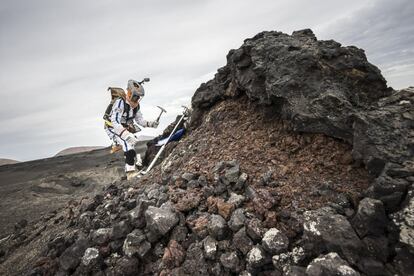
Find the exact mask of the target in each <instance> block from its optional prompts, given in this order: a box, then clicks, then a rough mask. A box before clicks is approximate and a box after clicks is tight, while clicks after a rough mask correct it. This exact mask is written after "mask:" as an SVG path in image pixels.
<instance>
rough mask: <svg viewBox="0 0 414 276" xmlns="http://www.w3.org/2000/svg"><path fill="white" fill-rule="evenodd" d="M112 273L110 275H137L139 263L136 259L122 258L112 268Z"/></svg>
mask: <svg viewBox="0 0 414 276" xmlns="http://www.w3.org/2000/svg"><path fill="white" fill-rule="evenodd" d="M112 271H113V274H112V275H123V276H135V275H139V261H138V259H137V258H129V257H122V258H120V259H119V260H118V261H117V262H116V264H115V267H114V268H113V270H112ZM107 275H108V274H107ZM109 275H111V274H109Z"/></svg>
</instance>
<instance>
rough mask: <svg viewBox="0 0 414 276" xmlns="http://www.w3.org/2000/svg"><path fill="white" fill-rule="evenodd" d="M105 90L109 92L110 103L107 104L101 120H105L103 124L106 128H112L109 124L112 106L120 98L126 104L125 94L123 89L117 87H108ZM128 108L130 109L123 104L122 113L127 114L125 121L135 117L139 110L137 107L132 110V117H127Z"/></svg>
mask: <svg viewBox="0 0 414 276" xmlns="http://www.w3.org/2000/svg"><path fill="white" fill-rule="evenodd" d="M107 90H108V91H110V92H111V102H110V103H109V105H108V107H107V108H106V110H105V114H104V116H103V119H104V120H105V124H106V125H107V126H109V127H112V123H111V111H112V106H113V105H114V103H115V101H116V100H117V99H120V98H121V99H122V100H123V101H124V103H126V93H125V91H124V89H122V88H119V87H108V89H107ZM130 108H131V107H130V106H129V104H124V113H126V114H127V121H128V120H129V119H132V118H134V117H135V115H136V114H137V112H138V110H139V105H138V106H137V107H136V108H134V110H133V115H132V116H133V117H129V110H130ZM124 127H127V128H129V127H130V126H127V125H125V126H124Z"/></svg>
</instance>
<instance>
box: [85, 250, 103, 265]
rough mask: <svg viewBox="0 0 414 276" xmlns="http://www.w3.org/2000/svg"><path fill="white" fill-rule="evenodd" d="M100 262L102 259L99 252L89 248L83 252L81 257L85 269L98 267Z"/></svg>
mask: <svg viewBox="0 0 414 276" xmlns="http://www.w3.org/2000/svg"><path fill="white" fill-rule="evenodd" d="M101 261H102V258H101V256H100V254H99V250H98V249H96V248H94V247H90V248H88V249H86V250H85V254H83V257H82V264H83V265H84V266H86V267H98V266H99V263H100V262H101Z"/></svg>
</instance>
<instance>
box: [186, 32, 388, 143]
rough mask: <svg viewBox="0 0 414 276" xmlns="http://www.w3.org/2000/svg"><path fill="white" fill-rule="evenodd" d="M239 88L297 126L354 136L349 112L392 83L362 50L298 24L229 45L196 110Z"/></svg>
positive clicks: (380, 94) (368, 103) (201, 90)
mask: <svg viewBox="0 0 414 276" xmlns="http://www.w3.org/2000/svg"><path fill="white" fill-rule="evenodd" d="M240 93H245V94H246V95H247V96H248V97H249V98H250V99H252V100H258V101H259V102H261V103H267V104H271V105H273V106H274V107H275V111H276V112H279V113H280V114H281V116H282V117H283V118H287V119H289V120H290V121H291V123H292V124H293V126H294V129H295V130H297V131H306V132H319V133H325V134H327V135H329V136H333V137H337V138H341V139H344V140H347V141H352V137H353V129H352V123H353V118H352V117H353V116H354V115H355V114H356V113H359V112H360V111H362V110H366V109H368V108H369V107H370V106H371V104H372V102H375V101H377V100H378V99H380V98H382V97H384V96H387V95H389V94H390V89H388V88H387V86H386V82H385V80H384V78H383V77H382V75H381V73H380V71H379V70H378V68H377V67H375V66H374V65H372V64H370V63H368V61H367V59H366V57H365V53H364V51H363V50H361V49H358V48H356V47H353V46H350V47H341V44H339V43H337V42H335V41H332V40H330V41H318V40H317V39H316V37H315V35H314V34H313V33H312V31H311V30H302V31H297V32H294V33H293V34H292V35H291V36H289V35H287V34H284V33H280V32H262V33H260V34H258V35H256V36H255V37H253V38H252V39H247V40H245V42H244V44H243V45H242V46H241V47H240V48H239V49H237V50H232V51H230V52H229V54H228V55H227V65H226V66H225V67H223V68H220V69H219V71H218V73H217V74H216V76H215V78H214V80H211V81H209V82H207V83H206V84H203V85H201V86H200V88H199V89H198V90H197V91H196V93H195V94H194V96H193V99H192V104H193V107H194V108H195V110H194V111H195V112H199V111H201V110H202V109H204V108H206V107H209V106H211V105H213V104H215V103H216V102H217V101H219V100H222V99H224V98H226V97H231V96H235V95H237V94H240ZM197 119H198V118H193V120H194V121H196V120H197Z"/></svg>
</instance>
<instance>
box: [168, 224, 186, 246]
mask: <svg viewBox="0 0 414 276" xmlns="http://www.w3.org/2000/svg"><path fill="white" fill-rule="evenodd" d="M187 234H188V229H187V227H185V226H180V225H177V226H176V227H174V229H173V230H172V231H171V235H170V239H171V240H176V241H177V242H179V243H180V242H183V241H184V240H185V239H186V238H187Z"/></svg>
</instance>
